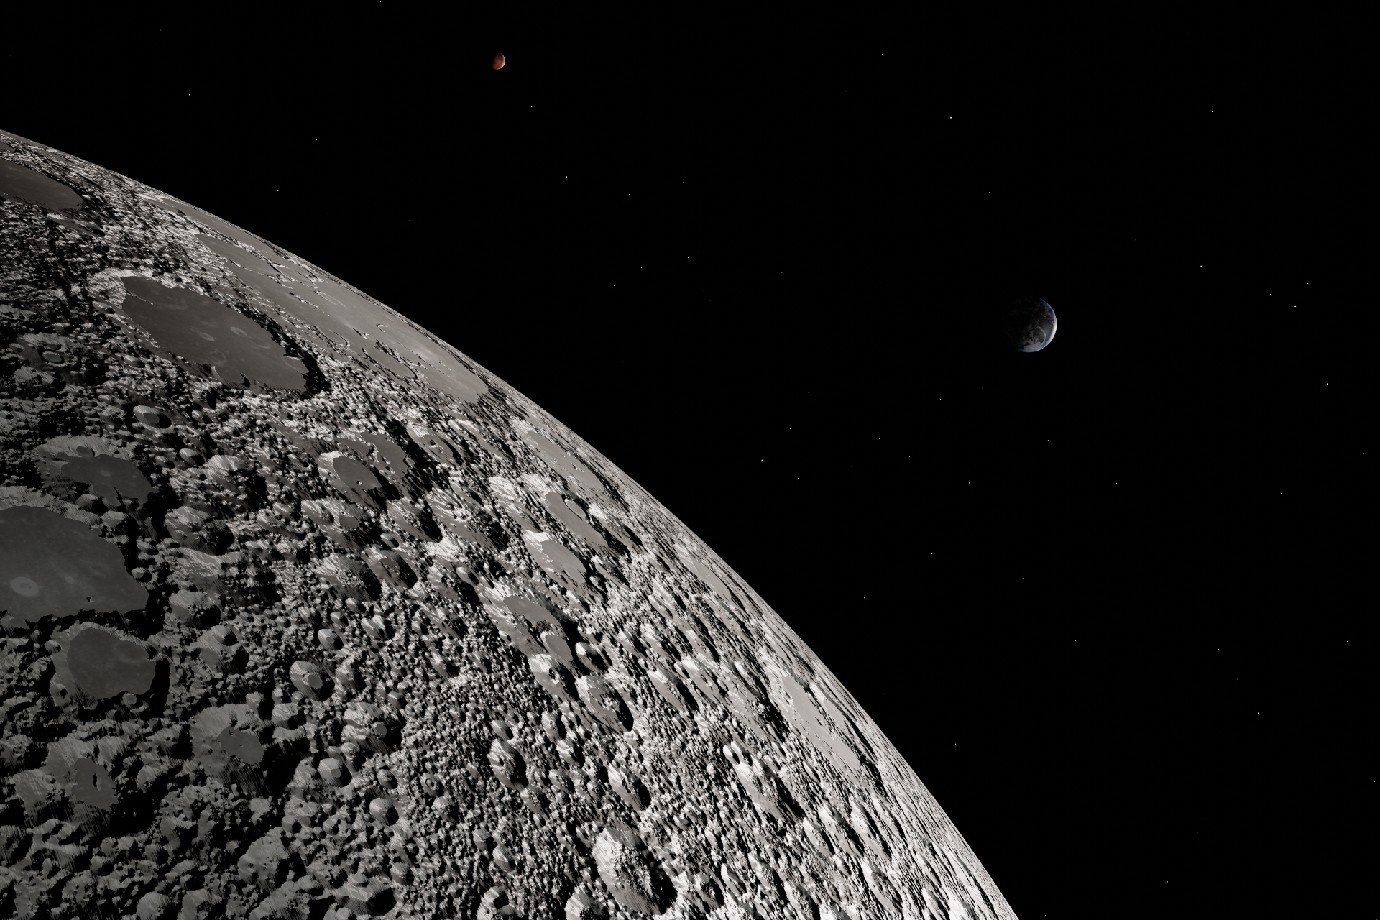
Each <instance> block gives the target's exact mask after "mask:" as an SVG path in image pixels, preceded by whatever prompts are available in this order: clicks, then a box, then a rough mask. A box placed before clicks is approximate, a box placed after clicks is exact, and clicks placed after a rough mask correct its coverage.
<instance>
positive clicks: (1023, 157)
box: [0, 3, 1380, 918]
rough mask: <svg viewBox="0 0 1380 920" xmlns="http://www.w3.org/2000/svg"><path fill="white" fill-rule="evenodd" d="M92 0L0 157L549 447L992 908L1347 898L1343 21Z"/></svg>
mask: <svg viewBox="0 0 1380 920" xmlns="http://www.w3.org/2000/svg"><path fill="white" fill-rule="evenodd" d="M649 6H650V5H649ZM654 6H656V7H661V6H664V5H663V4H656V5H654ZM99 9H100V10H101V12H99V13H97V12H95V8H94V7H93V8H92V9H89V10H88V9H86V8H84V7H82V6H80V5H77V6H74V7H69V8H65V9H63V8H58V7H52V8H51V12H50V13H49V14H46V15H44V16H41V17H37V18H29V17H19V16H17V15H16V14H14V13H12V12H9V11H7V12H6V13H5V14H4V18H3V20H0V23H2V24H3V27H0V55H3V59H2V60H3V89H2V90H0V126H3V127H4V128H5V129H6V130H9V131H13V132H15V133H18V134H20V135H23V136H26V137H30V138H33V139H36V140H40V141H43V142H45V143H49V144H52V145H53V146H55V147H58V148H59V149H62V150H65V151H67V152H70V153H73V154H76V155H78V156H82V157H84V158H87V159H89V160H92V161H94V162H96V163H98V164H100V165H102V166H106V167H109V168H112V169H114V170H117V171H119V172H122V173H125V174H127V175H129V176H131V177H133V178H136V179H138V180H141V181H143V182H146V183H148V184H150V185H152V186H154V187H156V188H160V189H163V190H165V191H168V192H170V193H173V194H175V195H177V196H179V197H181V198H184V199H186V200H188V201H190V202H192V203H195V204H197V205H199V206H201V207H204V208H206V209H207V210H209V211H211V212H213V213H215V214H218V215H221V216H223V217H225V218H227V219H229V220H231V221H233V222H235V223H238V224H240V225H242V226H244V227H246V228H247V229H249V230H252V231H254V232H256V233H258V234H260V235H262V236H264V237H266V238H267V239H270V240H272V241H274V242H276V243H278V244H280V245H282V246H284V247H286V248H287V249H289V250H292V251H294V252H296V253H298V254H300V255H302V256H304V257H306V258H308V259H310V260H312V261H314V262H316V263H318V264H320V265H321V266H323V267H324V268H326V269H328V270H330V271H332V272H334V273H336V274H338V275H340V276H341V277H343V278H345V279H346V280H348V281H350V282H352V283H354V284H355V285H357V286H358V287H360V288H362V289H363V290H365V291H368V292H370V293H371V294H374V295H375V296H377V297H378V298H380V299H381V300H383V301H384V302H386V303H388V304H389V305H390V306H393V307H395V308H397V309H399V310H401V311H402V312H404V313H406V314H408V315H410V316H412V317H414V318H416V319H417V320H419V321H420V322H421V323H422V324H423V325H425V326H427V327H429V328H430V329H431V330H433V331H434V332H436V333H438V334H440V335H442V336H443V337H445V338H447V339H448V340H449V341H451V342H452V343H454V344H455V345H456V346H457V347H459V348H460V349H461V350H462V351H464V352H465V353H467V354H469V355H470V356H472V357H474V358H475V359H476V360H478V361H480V362H481V363H482V364H484V365H485V366H486V367H488V368H489V369H491V370H493V371H494V372H496V373H498V374H499V375H500V376H501V377H503V378H504V379H505V380H507V381H508V382H509V383H511V384H513V385H514V386H516V387H517V388H518V389H520V390H521V391H523V392H524V393H526V394H527V395H528V396H530V397H532V398H533V399H534V400H535V401H536V402H538V403H539V404H541V405H542V406H544V407H546V408H547V409H549V410H550V411H551V412H552V413H554V414H555V415H556V416H557V417H558V418H560V419H561V420H562V421H564V422H565V423H567V424H569V425H570V426H571V427H572V428H573V429H574V430H575V431H577V432H578V433H580V434H581V435H582V436H584V437H585V438H586V439H587V440H589V441H590V442H591V443H593V444H594V445H595V446H596V447H597V448H598V449H600V450H601V451H603V452H604V453H605V454H606V455H607V456H609V457H610V458H611V459H612V460H613V461H614V462H615V463H617V464H618V465H619V466H621V467H622V468H623V469H624V470H625V471H627V472H628V473H629V474H630V475H632V476H633V477H634V478H635V479H637V480H638V481H639V482H640V483H642V484H643V485H644V486H646V487H647V488H648V489H649V490H650V491H651V492H652V493H653V494H654V495H656V496H657V497H658V498H660V499H661V500H662V501H664V502H665V504H666V505H667V506H668V507H669V508H670V509H671V510H672V512H674V513H675V514H677V515H678V516H679V517H680V518H681V519H682V520H684V521H685V522H686V523H687V524H689V525H690V526H691V527H692V528H693V529H694V530H695V531H696V532H697V533H699V534H700V535H701V536H702V537H703V538H704V539H705V540H706V541H707V542H708V543H709V544H710V545H711V546H712V547H714V548H715V549H716V550H717V551H718V552H719V553H720V554H721V555H722V556H723V557H724V558H725V559H726V560H727V561H728V563H729V564H730V565H732V566H733V567H735V568H736V569H737V570H738V571H739V572H740V573H741V574H742V575H743V576H744V577H745V578H746V579H747V580H748V581H749V582H750V583H751V584H753V585H754V586H755V587H756V588H757V589H758V591H759V592H760V593H761V594H762V595H763V596H764V597H765V598H766V599H767V601H768V602H769V603H771V604H772V605H773V606H774V607H775V608H776V609H777V610H778V612H780V614H781V615H782V616H783V617H784V618H785V620H786V621H787V622H788V623H790V624H791V625H792V626H793V627H794V628H795V629H796V630H797V631H798V632H799V633H800V634H801V635H802V636H803V637H804V638H805V639H806V640H807V641H808V642H809V644H810V646H811V647H812V648H813V649H814V650H815V651H816V652H817V653H818V654H819V655H820V657H821V658H823V659H824V661H825V662H826V663H827V664H828V665H829V667H830V668H832V669H833V671H834V672H835V673H836V674H837V675H838V676H839V677H840V679H841V680H842V681H843V682H844V683H845V685H846V686H848V687H849V689H850V690H852V692H853V693H854V694H855V695H856V696H857V697H858V699H859V700H860V701H861V702H862V704H863V705H864V706H865V707H866V708H867V709H868V710H869V712H871V713H872V715H873V716H874V717H875V718H876V720H877V721H878V723H879V724H880V725H881V727H882V729H883V730H884V731H885V732H886V733H887V735H888V736H889V737H890V738H891V739H892V740H893V741H894V742H895V744H896V745H897V747H898V748H900V750H901V751H902V753H903V754H904V755H905V756H906V757H907V758H908V759H909V760H910V762H911V763H912V764H913V765H914V767H915V769H916V771H917V772H918V773H919V775H920V777H921V778H922V780H923V781H924V782H925V783H926V784H927V786H928V787H929V788H930V790H931V791H932V792H933V793H934V794H935V795H936V796H937V798H938V799H939V801H940V803H941V804H942V805H943V806H944V808H945V809H946V810H947V811H948V813H949V814H950V816H951V817H952V818H953V819H954V821H955V823H956V824H957V825H958V827H959V828H960V830H961V831H962V832H963V834H964V835H965V836H966V837H967V839H968V840H969V842H970V843H971V844H972V845H973V847H974V849H975V850H976V851H977V854H978V856H979V858H980V859H981V860H982V861H983V862H984V864H985V865H986V867H987V868H988V870H989V871H990V872H991V874H992V876H993V877H994V878H995V879H996V881H997V883H998V885H999V886H1000V887H1001V888H1002V890H1003V892H1004V893H1005V894H1006V895H1007V897H1008V899H1009V900H1010V902H1011V904H1012V906H1013V907H1014V908H1015V909H1016V911H1017V912H1018V914H1020V915H1021V916H1022V917H1024V918H1039V917H1051V918H1105V917H1166V916H1174V917H1199V916H1203V917H1206V916H1213V917H1227V916H1241V917H1247V916H1252V917H1254V916H1289V917H1367V918H1369V917H1373V916H1375V911H1376V908H1377V904H1380V895H1377V893H1376V889H1375V885H1374V878H1375V867H1376V856H1377V855H1380V854H1377V848H1376V846H1375V843H1374V840H1375V833H1376V828H1377V818H1380V809H1377V784H1376V780H1377V774H1378V773H1380V762H1378V761H1377V759H1376V757H1375V756H1374V754H1373V753H1372V752H1371V751H1370V750H1369V745H1370V743H1371V741H1372V739H1373V737H1374V735H1375V731H1376V728H1377V725H1376V716H1375V712H1376V709H1375V707H1376V704H1377V702H1380V701H1378V700H1377V696H1378V695H1380V694H1377V691H1376V677H1377V670H1376V663H1377V659H1380V650H1378V649H1377V645H1376V641H1375V630H1374V628H1373V627H1372V626H1371V623H1372V621H1373V618H1374V615H1375V612H1376V591H1375V587H1374V576H1373V571H1374V565H1373V561H1372V560H1373V558H1374V550H1375V545H1376V539H1375V523H1374V522H1375V518H1376V515H1375V510H1376V501H1375V498H1376V488H1375V477H1374V470H1373V466H1374V464H1375V462H1376V459H1375V456H1374V454H1375V450H1376V447H1377V445H1376V437H1375V415H1374V405H1375V399H1374V396H1375V393H1376V383H1377V380H1376V364H1375V361H1374V358H1373V354H1372V353H1373V351H1374V349H1375V347H1376V343H1377V342H1380V335H1378V333H1380V329H1378V328H1377V327H1378V326H1380V322H1377V318H1376V313H1375V287H1374V284H1373V281H1372V278H1371V272H1370V268H1371V267H1372V265H1373V262H1374V255H1373V253H1374V243H1375V235H1374V232H1373V221H1374V217H1375V197H1374V194H1373V183H1372V182H1371V179H1370V176H1371V175H1372V174H1373V172H1374V167H1375V158H1374V156H1373V155H1372V154H1371V152H1370V148H1369V147H1368V145H1367V143H1366V138H1367V136H1368V134H1369V131H1370V129H1371V127H1373V122H1374V117H1373V116H1374V103H1373V99H1370V98H1368V97H1366V96H1364V95H1363V90H1362V88H1363V87H1364V86H1365V85H1366V84H1367V83H1368V82H1369V79H1368V78H1369V76H1371V74H1370V73H1369V71H1370V70H1371V67H1370V65H1369V63H1368V62H1369V61H1370V60H1371V58H1372V56H1373V52H1372V50H1371V49H1370V48H1368V47H1366V46H1365V44H1364V36H1365V34H1366V28H1365V27H1364V26H1362V25H1361V24H1360V23H1354V22H1347V21H1343V20H1338V21H1324V20H1322V19H1319V18H1306V17H1300V18H1296V19H1294V20H1292V21H1279V22H1276V23H1275V26H1274V27H1273V28H1272V29H1269V30H1266V29H1265V28H1263V27H1261V26H1260V25H1259V24H1258V23H1256V22H1254V21H1252V20H1251V19H1249V18H1245V17H1234V18H1223V19H1220V20H1210V19H1205V18H1203V14H1202V13H1201V12H1192V13H1188V12H1185V11H1177V12H1175V13H1173V14H1171V13H1168V12H1166V13H1164V14H1155V15H1153V16H1152V15H1146V16H1145V17H1142V18H1138V19H1129V18H1123V19H1112V18H1103V19H1100V20H1089V19H1086V18H1082V17H1064V18H1059V17H1052V16H1048V15H1047V14H1031V15H1028V16H1027V17H1026V18H1024V19H1022V20H1019V21H1018V20H1011V19H1007V18H1005V17H1004V15H1003V14H1001V13H999V12H998V11H996V10H995V9H989V10H984V11H981V12H979V13H975V14H973V15H972V16H971V17H968V18H962V19H960V18H945V17H944V16H935V15H929V16H927V17H925V18H914V17H913V16H910V17H907V16H902V15H899V14H896V15H877V16H864V15H863V14H861V13H857V12H849V11H847V10H846V9H845V8H844V7H840V8H839V9H837V10H835V11H834V12H833V13H831V14H830V16H829V17H827V18H817V19H812V18H809V17H806V16H802V14H801V13H800V12H798V11H797V12H787V11H785V10H784V9H783V10H780V11H777V12H774V13H773V14H772V16H771V18H770V19H763V20H762V21H749V20H747V19H745V18H744V14H743V13H742V12H741V10H740V12H738V13H737V14H735V15H732V16H719V15H711V14H709V13H708V12H706V11H704V10H699V9H697V10H696V11H694V12H693V13H692V12H689V11H687V12H684V13H681V14H677V15H675V16H669V15H668V14H667V13H666V11H665V10H657V11H655V12H641V13H636V14H629V13H626V12H625V13H620V14H618V15H613V14H597V13H592V12H589V11H587V10H586V11H582V12H581V13H579V14H578V15H576V14H572V13H566V14H564V15H562V16H561V17H559V18H556V19H551V18H547V17H545V16H544V15H539V14H538V13H537V12H536V11H534V10H529V12H527V13H516V12H515V13H513V14H511V15H505V14H501V13H487V14H485V15H484V16H482V17H481V16H473V17H470V18H465V17H464V16H460V17H458V18H451V19H440V18H437V17H435V16H434V15H432V14H425V13H423V12H421V10H420V7H407V6H403V5H398V4H392V3H388V4H368V5H364V4H360V5H356V4H349V3H338V4H330V5H323V6H311V7H306V6H303V7H301V8H300V10H301V11H300V12H298V13H296V14H295V15H293V16H285V14H284V13H283V12H282V11H281V10H275V8H274V7H273V6H262V7H255V6H253V5H247V4H237V5H229V4H218V5H214V6H206V7H204V8H201V9H202V11H200V12H196V13H192V12H188V10H190V9H192V7H191V5H158V4H152V5H150V4H141V5H138V6H131V7H129V8H127V9H126V8H121V7H120V6H118V5H105V6H102V7H100V8H99ZM294 9H296V7H294ZM498 51H502V52H504V53H505V54H506V55H507V59H508V66H507V68H506V69H505V70H503V71H502V72H497V73H496V72H494V71H492V70H491V69H490V67H489V61H490V59H491V57H492V55H493V54H494V53H495V52H498ZM1026 294H1034V295H1038V296H1043V297H1045V298H1046V299H1047V300H1049V301H1050V303H1052V304H1053V305H1054V307H1055V309H1056V310H1057V311H1058V314H1059V320H1060V329H1059V334H1058V337H1057V338H1056V339H1055V341H1054V343H1053V344H1052V345H1051V346H1050V347H1049V348H1048V349H1047V350H1046V351H1044V352H1042V353H1039V354H1035V355H1022V354H1016V353H1013V352H1011V351H1009V350H1008V349H1007V348H1006V347H1005V346H1004V345H1003V343H1002V342H1001V340H1000V339H999V338H998V337H997V336H996V334H995V332H994V330H993V329H992V320H993V318H994V316H995V314H996V312H997V310H998V308H999V307H1000V306H1001V305H1002V304H1003V303H1004V302H1006V301H1007V300H1009V298H1011V297H1014V296H1019V295H1026Z"/></svg>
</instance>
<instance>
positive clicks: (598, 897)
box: [0, 135, 1013, 920]
mask: <svg viewBox="0 0 1380 920" xmlns="http://www.w3.org/2000/svg"><path fill="white" fill-rule="evenodd" d="M0 196H2V197H0V218H2V219H0V451H3V467H0V470H2V472H3V475H2V477H0V618H2V619H3V626H4V637H5V639H4V641H5V651H4V656H3V669H2V670H0V677H2V678H3V684H2V685H0V707H2V708H3V739H2V740H0V776H3V786H2V787H0V788H2V789H3V795H2V796H0V852H3V869H0V916H11V915H14V916H19V917H31V918H40V917H41V918H48V917H52V918H67V917H72V918H76V917H98V916H99V917H137V918H141V920H160V918H187V920H190V918H199V917H250V918H308V917H310V918H323V917H324V918H329V920H345V918H360V917H371V916H386V917H399V918H403V917H461V918H469V917H479V918H508V917H511V918H528V920H547V918H557V920H562V918H563V920H593V918H635V917H648V916H657V917H666V918H701V917H712V918H724V920H727V918H735V920H737V918H761V920H775V918H794V917H802V918H812V920H813V918H818V920H862V918H872V920H890V918H905V920H941V918H947V920H959V918H965V920H982V918H1008V917H1012V916H1013V914H1012V912H1011V910H1010V908H1009V907H1008V906H1007V904H1006V902H1005V900H1004V899H1003V898H1002V896H1001V894H1000V893H999V892H998V891H997V889H996V887H995V886H994V885H993V883H992V881H991V879H990V878H989V877H988V875H987V873H986V872H985V871H984V870H983V868H982V866H981V864H980V863H979V862H978V861H977V859H976V858H975V857H974V855H973V853H972V851H971V850H970V849H969V847H968V846H967V844H966V843H965V842H964V841H963V838H962V837H961V836H960V835H959V834H958V832H957V831H956V830H955V829H954V827H953V825H952V824H951V823H950V821H949V819H948V818H947V817H946V816H945V815H944V813H943V811H942V810H941V809H940V808H939V806H938V805H937V804H936V803H935V801H934V799H933V798H932V797H931V796H930V795H929V793H928V792H927V791H926V790H925V788H924V787H923V786H922V785H921V784H920V782H919V780H918V779H917V778H916V775H915V773H914V772H913V771H912V770H911V768H910V767H909V766H908V765H907V764H906V763H905V761H904V760H903V759H902V758H901V757H900V756H899V755H898V753H897V752H896V749H895V748H894V747H893V746H892V745H891V744H890V743H889V742H888V741H887V740H886V738H885V737H884V736H883V735H882V734H881V732H880V731H879V730H878V729H877V726H876V725H875V724H874V723H873V722H872V720H871V719H870V718H868V716H867V714H866V713H865V712H863V711H862V710H861V708H860V707H859V706H858V704H857V703H856V701H854V699H853V698H852V697H851V696H850V695H849V694H848V692H847V691H846V690H844V688H843V687H842V686H840V684H839V683H838V681H837V680H835V679H834V677H833V676H832V675H831V674H830V673H829V672H828V671H827V670H826V669H825V667H824V666H823V665H822V664H821V663H820V661H819V659H818V658H817V657H815V655H814V654H813V653H812V652H811V651H810V650H809V649H808V648H807V647H806V646H805V645H804V643H802V642H801V640H800V639H799V638H798V637H797V636H796V635H795V634H794V633H793V632H792V631H791V630H790V629H789V628H788V627H787V626H786V625H785V623H783V622H782V620H781V619H780V618H779V617H778V616H777V615H776V614H775V613H774V612H772V610H771V609H770V608H768V607H767V605H766V604H765V603H764V602H763V601H762V599H761V598H760V597H758V596H757V595H756V594H755V593H754V592H753V591H752V589H751V588H749V587H748V586H747V585H745V584H744V583H743V582H742V580H741V579H739V578H738V577H737V576H736V575H735V574H734V573H733V571H732V570H731V569H729V568H728V567H727V566H726V565H725V564H724V563H723V562H722V561H721V560H720V559H719V558H718V557H717V556H715V555H714V553H712V552H711V551H710V550H709V549H708V548H707V547H706V546H705V545H704V544H703V543H701V542H700V541H699V540H698V539H697V538H696V537H695V536H694V535H693V534H692V533H690V531H689V530H687V529H686V527H685V526H684V525H683V524H682V523H681V522H680V521H678V520H677V519H676V518H675V517H673V516H672V515H671V514H670V513H669V512H668V511H667V510H666V509H665V508H663V507H662V506H661V505H660V504H658V503H657V502H656V501H655V500H654V499H653V498H652V497H651V496H650V495H648V494H647V493H646V492H644V491H643V490H642V489H641V488H639V487H638V486H637V484H636V483H634V482H632V481H631V480H630V479H629V478H628V477H627V476H625V475H624V474H622V473H621V472H619V470H618V469H616V468H615V467H614V466H613V465H612V464H611V463H609V462H608V461H607V460H606V459H604V458H603V457H602V456H600V455H599V454H598V453H597V452H596V451H594V450H593V449H592V448H590V446H589V445H588V444H586V443H585V442H583V441H581V440H580V439H579V438H577V437H576V436H575V435H574V434H572V433H571V432H570V431H569V430H568V429H567V428H566V427H565V426H563V425H561V424H560V423H559V422H557V421H556V420H555V419H553V418H552V417H551V416H549V415H548V414H547V413H545V412H543V411H542V410H541V409H540V408H539V407H538V406H536V405H534V404H532V402H530V401H529V400H528V399H526V398H525V397H523V396H522V395H521V394H520V393H518V392H517V391H515V390H514V389H513V388H512V387H510V386H508V385H507V384H505V383H504V382H503V381H502V380H499V379H498V378H497V377H495V376H494V375H493V374H491V373H489V372H488V371H486V370H485V369H483V368H481V367H479V366H477V365H475V364H474V363H473V362H472V361H470V360H468V359H467V358H465V357H464V356H463V355H461V354H458V353H457V352H456V351H454V350H453V349H452V348H450V347H449V346H447V345H445V344H444V343H442V342H440V341H438V340H437V339H436V338H434V337H433V336H431V335H429V334H428V333H427V332H425V331H424V330H422V329H420V328H418V327H417V326H415V325H413V324H412V323H410V322H409V321H408V320H406V319H405V318H403V317H402V316H400V315H399V314H397V313H395V312H393V311H391V310H389V309H388V308H386V307H384V306H383V305H382V304H379V303H378V302H376V301H374V300H372V299H370V298H369V297H367V296H365V295H363V294H361V293H360V292H358V291H356V290H355V289H354V288H352V287H350V286H348V285H347V284H345V283H343V282H341V281H340V280H338V279H337V278H335V277H333V276H331V275H329V274H327V273H326V272H323V271H321V270H320V269H318V268H315V267H314V266H312V265H310V264H308V263H306V262H304V261H302V260H300V259H298V258H296V257H295V256H293V255H291V254H289V253H286V252H284V251H282V250H281V249H278V248H276V247H274V246H273V245H271V244H270V243H267V242H265V241H264V240H261V239H259V238H258V237H256V236H253V235H252V234H249V233H247V232H245V231H243V230H240V229H239V228H237V227H235V226H232V225H231V224H228V223H226V222H225V221H223V220H220V219H218V218H216V217H213V216H211V215H210V214H207V213H205V212H203V211H200V210H198V209H196V208H195V207H192V206H189V205H187V204H184V203H182V202H180V201H177V200H175V199H172V198H170V197H168V196H167V195H164V194H161V193H159V192H156V191H154V190H153V189H150V188H148V187H146V186H143V185H140V184H139V183H137V182H134V181H131V180H130V179H126V178H125V177H123V176H119V175H116V174H114V173H110V172H108V171H106V170H102V169H100V168H97V167H95V166H92V165H91V164H89V163H85V162H82V161H80V160H77V159H75V158H73V157H70V156H67V155H65V154H62V153H60V152H58V151H55V150H52V149H50V148H47V147H44V146H42V145H39V144H36V143H33V142H31V141H27V140H23V139H21V138H16V137H10V136H4V135H0ZM447 296H449V294H447ZM898 679H906V678H905V676H904V675H902V676H900V677H898ZM917 705H923V701H921V702H919V703H917Z"/></svg>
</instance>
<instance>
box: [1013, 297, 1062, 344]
mask: <svg viewBox="0 0 1380 920" xmlns="http://www.w3.org/2000/svg"><path fill="white" fill-rule="evenodd" d="M1004 328H1005V331H1006V336H1007V338H1008V339H1010V341H1011V343H1012V344H1013V345H1015V346H1016V348H1018V349H1019V350H1021V351H1024V352H1036V351H1042V350H1043V349H1045V348H1046V347H1048V345H1049V343H1050V342H1052V341H1054V333H1055V332H1056V331H1057V330H1058V328H1059V321H1058V318H1057V317H1056V316H1055V315H1054V308H1053V307H1051V306H1050V305H1049V304H1048V303H1047V302H1045V301H1044V300H1042V299H1040V298H1030V299H1027V300H1022V301H1020V302H1018V303H1017V304H1016V305H1015V306H1013V307H1011V308H1010V309H1009V310H1007V312H1006V317H1005V323H1004Z"/></svg>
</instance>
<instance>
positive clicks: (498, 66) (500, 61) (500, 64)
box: [493, 52, 508, 70]
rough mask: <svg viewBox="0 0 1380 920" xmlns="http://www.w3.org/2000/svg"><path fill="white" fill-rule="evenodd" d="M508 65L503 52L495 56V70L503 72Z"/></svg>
mask: <svg viewBox="0 0 1380 920" xmlns="http://www.w3.org/2000/svg"><path fill="white" fill-rule="evenodd" d="M507 64H508V58H507V57H505V56H504V55H503V54H502V52H500V53H498V54H495V55H494V61H493V66H494V70H502V69H503V68H504V67H505V66H506V65H507Z"/></svg>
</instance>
